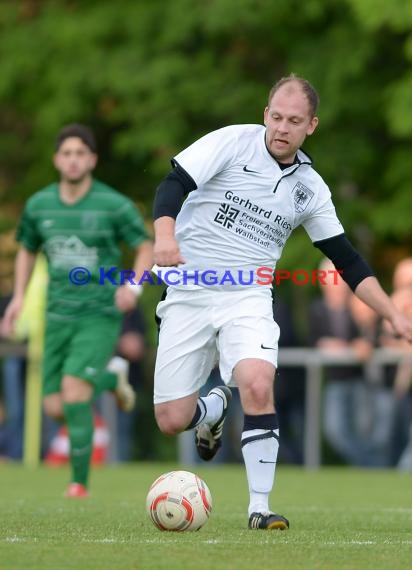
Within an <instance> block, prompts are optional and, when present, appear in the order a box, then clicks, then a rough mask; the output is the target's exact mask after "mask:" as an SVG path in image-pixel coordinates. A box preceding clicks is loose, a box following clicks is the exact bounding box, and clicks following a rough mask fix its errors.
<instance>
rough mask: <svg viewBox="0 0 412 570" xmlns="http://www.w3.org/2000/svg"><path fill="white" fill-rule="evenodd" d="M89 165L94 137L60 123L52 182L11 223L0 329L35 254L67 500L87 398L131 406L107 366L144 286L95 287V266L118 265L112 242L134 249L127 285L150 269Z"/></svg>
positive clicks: (72, 493)
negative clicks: (13, 247)
mask: <svg viewBox="0 0 412 570" xmlns="http://www.w3.org/2000/svg"><path fill="white" fill-rule="evenodd" d="M96 163H97V154H96V143H95V139H94V135H93V133H92V131H90V129H88V128H87V127H85V126H84V125H79V124H73V125H68V126H66V127H64V128H63V129H62V130H61V131H60V133H59V135H58V137H57V141H56V151H55V154H54V166H55V167H56V169H57V171H58V172H59V173H60V181H59V182H56V183H54V184H51V185H50V186H47V187H46V188H44V189H43V190H40V191H39V192H37V193H35V194H34V195H33V196H32V197H31V198H30V199H29V200H28V201H27V203H26V205H25V208H24V211H23V215H22V217H21V220H20V222H19V225H18V229H17V240H18V241H19V243H20V249H19V252H18V254H17V258H16V264H15V286H14V293H13V297H12V299H11V301H10V304H9V305H8V307H7V309H6V312H5V316H4V321H3V328H4V333H5V334H10V332H11V331H12V329H13V323H14V321H15V320H16V318H17V316H18V314H19V313H20V310H21V307H22V304H23V296H24V292H25V289H26V286H27V284H28V282H29V279H30V276H31V272H32V269H33V266H34V261H35V258H36V254H37V252H39V251H43V252H44V253H45V255H46V258H47V261H48V271H49V286H48V300H47V315H46V321H47V324H46V337H45V350H44V365H43V392H44V408H45V411H46V413H47V414H48V415H50V416H52V417H54V418H64V420H65V421H66V423H67V427H68V432H69V438H70V446H71V466H72V479H71V483H70V485H69V487H68V489H67V492H66V495H67V496H69V497H80V496H87V493H88V492H87V484H88V476H89V469H90V457H91V451H92V439H93V413H92V400H93V398H94V397H95V396H96V395H98V394H99V393H100V392H101V391H103V390H113V391H114V392H115V394H116V396H117V399H118V402H119V405H120V406H121V407H122V408H123V409H126V410H127V409H130V408H131V407H133V405H134V393H133V392H132V390H131V387H130V385H129V384H128V383H127V380H126V378H127V375H126V374H114V371H111V372H109V371H108V370H107V369H106V366H107V364H108V361H109V360H110V358H111V356H112V355H113V351H114V347H115V344H116V341H117V339H118V335H119V330H120V322H121V316H122V313H124V312H126V311H128V310H131V309H132V308H133V307H134V306H135V304H136V298H137V297H138V295H139V294H140V292H141V289H142V287H141V286H139V285H137V286H133V285H131V284H129V285H123V286H119V287H116V286H114V285H113V284H111V283H108V280H106V281H105V284H104V285H102V284H101V283H100V281H101V279H100V272H101V268H104V269H106V270H107V269H110V268H112V267H119V263H120V258H121V251H120V248H119V244H120V242H125V243H126V244H127V245H128V246H130V247H131V248H133V249H134V250H135V252H136V257H135V262H134V267H133V268H132V269H133V270H134V272H135V274H136V279H135V281H137V280H138V279H139V278H140V276H141V275H142V274H143V272H144V271H145V270H148V269H150V267H151V265H152V243H151V241H150V240H149V238H148V235H147V233H146V230H145V227H144V223H143V220H142V217H141V215H140V213H139V212H138V210H137V208H136V207H135V206H134V204H133V203H132V201H131V200H129V199H128V198H127V197H126V196H124V195H122V194H120V193H119V192H117V191H116V190H113V189H112V188H110V187H108V186H106V185H105V184H102V183H101V182H98V181H97V180H95V179H94V178H93V177H92V172H93V170H94V168H95V166H96ZM117 282H118V281H117Z"/></svg>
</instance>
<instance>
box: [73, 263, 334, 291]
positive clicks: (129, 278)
mask: <svg viewBox="0 0 412 570" xmlns="http://www.w3.org/2000/svg"><path fill="white" fill-rule="evenodd" d="M340 274H342V271H339V270H337V269H333V270H331V269H330V270H328V271H324V270H321V269H314V270H313V271H305V270H303V269H297V270H296V271H288V270H287V269H277V270H276V271H273V269H272V268H271V267H264V266H263V267H259V268H258V269H255V270H243V269H237V270H233V269H232V270H226V271H224V270H219V271H216V270H213V269H206V270H194V271H193V270H191V271H186V270H185V269H170V268H168V269H166V268H165V269H164V270H163V269H157V270H156V271H144V273H143V275H142V276H141V277H140V278H139V279H137V278H136V274H135V272H134V271H133V270H131V269H123V270H120V271H119V269H118V267H111V268H110V269H106V268H104V267H100V273H99V284H100V285H114V286H119V285H127V284H130V285H144V284H149V285H162V284H165V285H170V286H173V285H203V286H209V287H213V286H222V285H243V286H245V285H262V286H265V285H266V286H269V285H272V284H273V283H274V284H275V285H279V284H280V283H281V282H282V281H292V282H293V283H294V284H295V285H317V284H320V285H326V278H327V277H330V276H332V283H333V284H334V285H337V284H338V276H339V275H340ZM156 278H157V280H156ZM69 279H70V281H71V282H72V283H73V284H74V285H86V283H88V282H89V281H90V279H91V274H90V271H89V270H88V269H86V268H85V267H74V268H73V269H72V270H71V271H70V273H69Z"/></svg>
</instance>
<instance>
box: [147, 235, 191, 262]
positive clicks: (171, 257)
mask: <svg viewBox="0 0 412 570" xmlns="http://www.w3.org/2000/svg"><path fill="white" fill-rule="evenodd" d="M153 257H154V262H155V264H156V265H159V267H175V266H177V265H179V264H181V263H186V262H185V260H184V259H183V257H182V254H181V253H180V249H179V244H178V243H177V241H176V239H174V238H168V239H156V241H155V243H154V248H153Z"/></svg>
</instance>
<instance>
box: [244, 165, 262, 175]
mask: <svg viewBox="0 0 412 570" xmlns="http://www.w3.org/2000/svg"><path fill="white" fill-rule="evenodd" d="M243 172H253V174H260V173H259V172H258V171H257V170H249V168H248V167H247V164H246V165H245V166H244V167H243Z"/></svg>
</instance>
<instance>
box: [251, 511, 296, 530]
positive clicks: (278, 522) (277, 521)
mask: <svg viewBox="0 0 412 570" xmlns="http://www.w3.org/2000/svg"><path fill="white" fill-rule="evenodd" d="M248 528H250V529H252V530H259V529H260V530H287V529H288V528H289V521H288V519H287V518H285V517H282V515H277V514H276V513H252V514H251V515H250V517H249V524H248Z"/></svg>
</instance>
